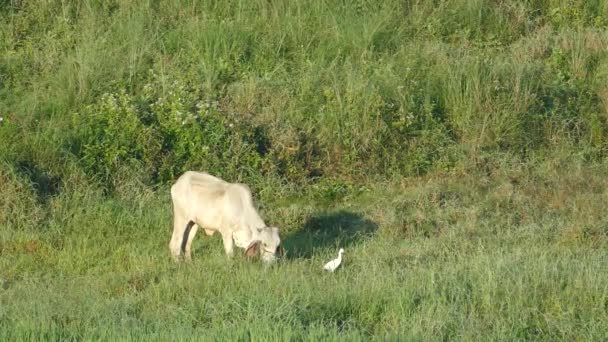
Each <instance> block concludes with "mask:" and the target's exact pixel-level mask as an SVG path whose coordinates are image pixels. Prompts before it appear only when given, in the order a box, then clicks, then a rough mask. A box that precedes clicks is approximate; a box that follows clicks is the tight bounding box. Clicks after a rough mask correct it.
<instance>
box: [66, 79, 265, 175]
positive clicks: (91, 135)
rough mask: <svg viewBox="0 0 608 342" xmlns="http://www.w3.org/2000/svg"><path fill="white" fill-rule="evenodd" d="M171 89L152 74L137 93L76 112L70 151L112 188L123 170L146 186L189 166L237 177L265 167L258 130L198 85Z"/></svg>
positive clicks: (119, 94) (109, 96)
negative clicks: (227, 109) (202, 92)
mask: <svg viewBox="0 0 608 342" xmlns="http://www.w3.org/2000/svg"><path fill="white" fill-rule="evenodd" d="M165 84H166V83H164V82H161V80H160V79H159V78H158V77H157V76H156V75H154V74H152V77H151V81H150V82H149V83H147V84H145V85H144V86H143V90H142V91H141V93H140V94H139V95H132V94H130V93H128V92H127V91H126V90H125V89H124V88H121V89H119V90H117V91H115V92H110V93H105V94H103V95H102V96H101V97H100V98H99V100H98V101H97V102H95V103H94V104H92V105H89V106H87V107H86V108H85V110H83V111H82V112H79V113H75V114H73V116H72V125H73V128H74V135H73V139H72V150H73V152H75V154H76V155H77V156H78V157H79V159H80V162H81V163H82V165H83V167H84V169H85V171H86V172H87V173H89V174H90V175H93V176H96V177H98V178H99V179H100V181H101V182H103V183H104V184H108V185H110V187H111V185H112V184H114V183H115V182H116V181H120V179H119V178H120V176H121V174H122V172H123V171H124V169H125V168H126V169H131V170H137V173H138V174H139V179H140V180H141V181H143V182H144V183H146V184H157V183H163V182H167V181H169V180H171V179H174V178H176V177H177V176H178V175H179V174H181V173H182V172H184V171H185V170H187V169H200V170H206V171H209V172H211V173H214V174H217V175H220V176H223V177H228V178H231V179H238V178H240V177H241V176H242V174H247V173H251V172H257V170H259V168H260V167H261V166H262V160H263V158H264V153H265V152H266V151H265V150H264V147H263V146H259V145H260V144H263V143H265V142H264V137H263V136H260V135H259V132H260V129H259V128H258V127H254V126H252V125H251V124H250V123H249V122H245V121H242V120H239V119H238V118H237V117H236V116H234V115H231V114H230V113H226V112H224V111H223V110H222V109H221V106H220V104H219V103H218V102H217V101H214V100H211V99H206V98H205V97H204V95H203V94H201V93H200V92H199V90H198V89H196V88H191V87H187V86H186V85H184V84H182V83H181V82H180V81H172V82H170V83H169V84H168V85H167V86H166V87H164V86H163V85H165ZM132 175H133V174H132V173H131V174H130V176H132Z"/></svg>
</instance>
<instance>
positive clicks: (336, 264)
mask: <svg viewBox="0 0 608 342" xmlns="http://www.w3.org/2000/svg"><path fill="white" fill-rule="evenodd" d="M343 253H344V248H340V251H339V252H338V257H337V258H335V259H334V260H332V261H330V262H328V263H327V264H325V266H323V269H324V270H326V271H329V272H333V271H335V270H336V269H337V268H338V267H339V266H340V263H342V254H343Z"/></svg>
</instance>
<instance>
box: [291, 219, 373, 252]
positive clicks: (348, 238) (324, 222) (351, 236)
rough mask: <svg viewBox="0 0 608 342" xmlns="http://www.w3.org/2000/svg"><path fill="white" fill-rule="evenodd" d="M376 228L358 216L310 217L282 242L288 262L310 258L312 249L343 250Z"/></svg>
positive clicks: (367, 235)
mask: <svg viewBox="0 0 608 342" xmlns="http://www.w3.org/2000/svg"><path fill="white" fill-rule="evenodd" d="M376 230H378V225H377V224H376V223H374V222H373V221H371V220H369V219H366V218H365V217H363V216H362V215H360V214H356V213H353V212H350V211H345V210H339V211H336V212H326V213H322V214H319V215H314V216H311V217H310V218H308V219H307V220H306V222H305V223H304V227H303V228H302V229H300V230H299V231H297V232H295V233H293V234H291V235H288V236H287V237H286V238H285V239H283V245H284V247H285V249H286V250H287V255H286V256H287V258H288V259H299V258H304V259H308V258H311V257H312V255H313V254H314V251H315V250H318V249H325V248H335V249H336V250H337V249H338V248H341V247H342V248H345V249H346V248H347V247H349V246H352V245H353V244H356V243H357V242H359V241H361V240H362V239H365V238H367V237H371V236H372V235H373V234H374V233H375V232H376Z"/></svg>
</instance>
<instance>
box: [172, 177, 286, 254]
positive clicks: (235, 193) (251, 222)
mask: <svg viewBox="0 0 608 342" xmlns="http://www.w3.org/2000/svg"><path fill="white" fill-rule="evenodd" d="M171 199H172V201H173V237H172V238H171V242H170V243H169V248H170V250H171V253H172V254H173V257H174V258H175V259H176V260H178V259H179V256H180V254H181V251H183V252H184V254H185V257H186V259H187V260H189V259H190V257H191V246H192V240H193V239H194V236H195V235H196V231H197V230H198V228H199V227H201V228H203V229H204V230H205V233H206V234H207V235H213V234H214V233H215V232H216V231H218V232H220V234H221V235H222V239H223V241H224V249H225V251H226V255H228V256H229V257H232V256H233V254H234V251H233V247H234V244H236V245H237V246H238V247H240V248H244V249H245V250H246V251H245V254H246V255H247V256H254V255H256V254H258V253H259V254H260V255H261V256H262V259H263V260H264V261H266V262H268V261H274V259H275V257H276V255H277V254H279V255H281V256H282V255H283V254H284V252H285V251H284V250H283V248H282V247H281V246H280V244H281V239H280V238H279V230H278V229H277V228H275V227H267V226H266V224H265V223H264V221H263V220H262V219H261V218H260V215H258V212H257V211H256V210H255V208H254V207H253V200H252V198H251V191H250V190H249V187H247V185H245V184H239V183H228V182H226V181H224V180H222V179H219V178H217V177H214V176H211V175H209V174H206V173H201V172H194V171H187V172H186V173H184V174H183V175H182V176H181V177H179V179H178V180H177V181H176V182H175V184H174V185H173V186H172V187H171Z"/></svg>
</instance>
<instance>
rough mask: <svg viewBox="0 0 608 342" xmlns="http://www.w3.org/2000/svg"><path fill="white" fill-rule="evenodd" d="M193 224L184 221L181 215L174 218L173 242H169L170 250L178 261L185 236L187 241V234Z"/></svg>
mask: <svg viewBox="0 0 608 342" xmlns="http://www.w3.org/2000/svg"><path fill="white" fill-rule="evenodd" d="M193 224H194V222H192V221H188V220H186V219H184V218H183V217H182V216H181V215H177V214H176V215H175V217H174V218H173V236H172V237H171V242H169V249H170V250H171V254H172V256H173V258H174V259H175V260H176V261H177V260H179V256H180V254H181V251H182V245H183V241H184V235H185V236H186V239H187V238H188V235H187V234H185V233H189V231H190V228H191V227H192V225H193Z"/></svg>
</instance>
